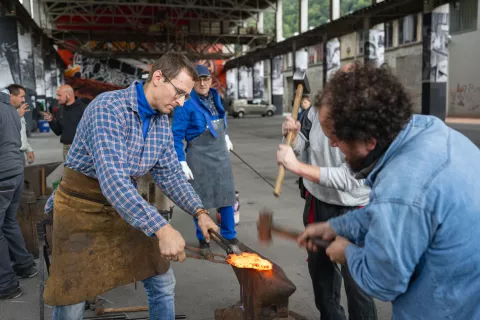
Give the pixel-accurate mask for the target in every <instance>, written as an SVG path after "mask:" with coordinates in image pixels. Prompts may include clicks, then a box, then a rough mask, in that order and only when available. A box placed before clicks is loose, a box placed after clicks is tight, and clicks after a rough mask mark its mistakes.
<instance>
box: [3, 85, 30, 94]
mask: <svg viewBox="0 0 480 320" xmlns="http://www.w3.org/2000/svg"><path fill="white" fill-rule="evenodd" d="M7 89H8V91H10V94H13V95H14V96H18V95H19V94H20V90H23V92H25V93H27V90H26V89H25V88H24V87H22V86H21V85H19V84H11V85H9V86H8V87H7Z"/></svg>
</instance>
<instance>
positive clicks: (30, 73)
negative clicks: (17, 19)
mask: <svg viewBox="0 0 480 320" xmlns="http://www.w3.org/2000/svg"><path fill="white" fill-rule="evenodd" d="M18 49H19V57H20V71H21V78H22V85H23V86H24V87H25V88H28V89H31V90H33V91H35V90H36V87H35V65H34V63H33V61H34V60H33V42H32V34H31V33H30V32H26V30H25V29H24V28H23V27H22V26H21V25H20V24H18Z"/></svg>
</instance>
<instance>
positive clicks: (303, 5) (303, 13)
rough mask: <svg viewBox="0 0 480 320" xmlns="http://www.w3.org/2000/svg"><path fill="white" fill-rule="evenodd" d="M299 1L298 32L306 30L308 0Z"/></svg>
mask: <svg viewBox="0 0 480 320" xmlns="http://www.w3.org/2000/svg"><path fill="white" fill-rule="evenodd" d="M298 1H299V6H298V7H299V8H300V14H299V17H300V19H298V23H299V25H298V29H299V30H300V33H304V32H305V31H308V0H298Z"/></svg>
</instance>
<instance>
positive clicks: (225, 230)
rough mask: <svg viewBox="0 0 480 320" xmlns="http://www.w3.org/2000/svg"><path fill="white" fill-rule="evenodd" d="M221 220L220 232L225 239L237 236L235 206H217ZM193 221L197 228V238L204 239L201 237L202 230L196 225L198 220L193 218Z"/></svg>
mask: <svg viewBox="0 0 480 320" xmlns="http://www.w3.org/2000/svg"><path fill="white" fill-rule="evenodd" d="M218 212H220V217H221V222H220V234H221V235H222V237H224V238H225V239H227V240H231V239H233V238H235V237H236V236H237V232H236V231H235V208H234V207H233V206H229V207H223V208H219V209H218ZM193 221H194V222H195V227H196V228H197V239H198V240H205V238H204V237H203V234H202V231H200V228H199V227H198V222H197V220H196V219H193Z"/></svg>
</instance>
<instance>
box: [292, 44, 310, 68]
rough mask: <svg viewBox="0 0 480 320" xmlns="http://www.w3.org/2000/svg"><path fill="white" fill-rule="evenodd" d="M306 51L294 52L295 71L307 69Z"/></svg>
mask: <svg viewBox="0 0 480 320" xmlns="http://www.w3.org/2000/svg"><path fill="white" fill-rule="evenodd" d="M307 50H308V49H302V50H299V51H297V52H295V69H296V70H301V71H305V70H307V68H308V51H307Z"/></svg>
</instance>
